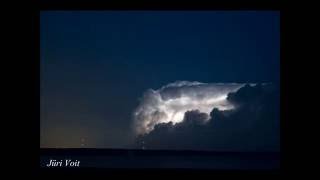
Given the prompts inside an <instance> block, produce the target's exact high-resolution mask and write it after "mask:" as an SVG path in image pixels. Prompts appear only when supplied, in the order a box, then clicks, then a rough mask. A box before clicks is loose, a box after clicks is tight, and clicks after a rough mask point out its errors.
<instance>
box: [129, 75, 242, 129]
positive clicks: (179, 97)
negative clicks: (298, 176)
mask: <svg viewBox="0 0 320 180" xmlns="http://www.w3.org/2000/svg"><path fill="white" fill-rule="evenodd" d="M242 86H244V84H237V83H200V82H189V81H177V82H174V83H170V84H168V85H165V86H163V87H161V88H160V89H158V90H153V89H149V90H147V91H146V92H145V93H144V95H143V97H142V99H141V102H140V104H139V106H138V107H137V108H136V110H135V112H134V114H133V115H134V123H135V130H136V133H137V134H144V133H148V132H150V131H152V130H153V128H154V126H155V125H156V124H159V123H168V122H172V123H173V124H175V123H178V122H181V121H182V120H183V118H184V113H185V112H187V111H190V110H199V111H200V112H203V113H206V114H208V118H207V120H209V119H210V115H209V114H210V112H211V111H212V109H213V108H218V109H219V110H229V109H232V108H234V106H233V105H232V104H231V103H230V102H228V101H227V99H226V98H227V94H228V93H230V92H234V91H237V90H238V89H239V88H241V87H242Z"/></svg>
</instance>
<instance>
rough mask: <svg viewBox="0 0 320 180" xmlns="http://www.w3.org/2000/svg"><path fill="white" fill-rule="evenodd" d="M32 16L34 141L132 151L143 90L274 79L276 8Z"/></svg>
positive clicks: (277, 39) (277, 51) (277, 53)
mask: <svg viewBox="0 0 320 180" xmlns="http://www.w3.org/2000/svg"><path fill="white" fill-rule="evenodd" d="M40 18H41V19H40V61H41V62H40V65H41V68H40V69H41V89H40V91H41V129H40V130H41V138H40V139H41V140H40V147H59V148H66V147H67V148H68V147H71V148H78V147H94V148H131V144H132V143H133V142H134V141H135V136H134V133H133V129H132V122H133V120H132V113H133V112H134V109H135V108H136V107H137V106H138V104H139V99H140V98H141V97H142V95H143V93H144V92H145V91H146V90H147V89H150V88H152V89H159V88H161V87H162V86H164V85H166V84H168V83H172V82H175V81H178V80H185V81H199V82H204V83H234V82H235V83H274V84H278V83H279V79H280V20H279V12H263V11H262V12H254V11H251V12H241V11H226V12H223V11H217V12H210V11H207V12H206V11H202V12H200V11H199V12H197V11H190V12H187V11H176V12H174V11H101V12H94V11H68V12H63V11H56V12H55V11H43V12H41V17H40ZM231 148H232V145H231Z"/></svg>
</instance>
